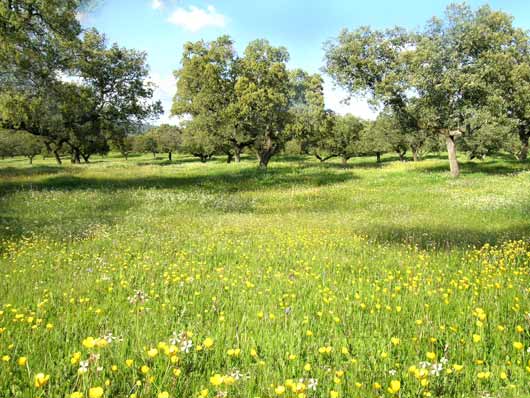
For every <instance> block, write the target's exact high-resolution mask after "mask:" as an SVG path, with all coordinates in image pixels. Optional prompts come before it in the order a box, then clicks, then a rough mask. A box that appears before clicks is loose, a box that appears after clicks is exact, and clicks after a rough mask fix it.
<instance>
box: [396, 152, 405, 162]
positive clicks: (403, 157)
mask: <svg viewBox="0 0 530 398" xmlns="http://www.w3.org/2000/svg"><path fill="white" fill-rule="evenodd" d="M397 153H398V155H399V161H400V162H404V161H405V152H402V151H398V152H397Z"/></svg>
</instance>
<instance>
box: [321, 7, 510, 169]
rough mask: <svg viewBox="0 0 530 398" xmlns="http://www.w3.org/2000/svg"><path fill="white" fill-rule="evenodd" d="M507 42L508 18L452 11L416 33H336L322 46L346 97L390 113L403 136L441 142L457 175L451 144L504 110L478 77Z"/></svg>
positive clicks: (483, 11) (486, 11)
mask: <svg viewBox="0 0 530 398" xmlns="http://www.w3.org/2000/svg"><path fill="white" fill-rule="evenodd" d="M513 39H514V35H513V28H512V26H511V20H510V18H509V17H508V16H507V15H506V14H504V13H501V12H493V11H491V9H490V8H489V7H481V8H479V9H478V10H477V11H476V12H473V11H472V10H471V9H470V8H469V7H468V6H466V5H451V6H449V7H448V8H447V11H446V14H445V17H444V19H438V18H433V19H432V20H431V21H430V22H429V23H428V24H427V25H426V27H425V29H424V30H423V31H421V32H419V33H414V34H412V33H408V32H406V31H404V30H403V29H393V30H387V31H382V32H379V31H372V30H370V29H369V28H360V29H358V30H356V31H353V32H348V31H343V32H341V34H340V35H339V37H338V38H337V39H336V40H335V41H332V42H329V43H328V44H327V45H326V59H327V63H326V71H327V72H328V73H329V74H330V75H331V76H332V77H333V78H334V79H335V81H336V82H337V83H338V84H339V85H341V86H343V87H345V88H347V89H348V90H350V92H352V93H358V92H368V93H370V94H371V95H372V96H373V98H374V100H375V101H377V102H380V103H382V104H383V105H385V106H387V107H390V108H391V109H392V112H393V113H394V114H395V116H396V118H397V120H398V121H399V124H400V126H401V129H402V130H403V131H406V132H410V131H413V132H431V133H432V134H433V135H435V136H437V137H443V138H444V139H445V141H446V146H447V152H448V159H449V164H450V170H451V175H452V176H454V177H456V176H458V174H459V165H458V160H457V157H456V140H457V138H458V137H460V136H462V135H463V134H465V135H471V134H476V133H477V132H478V131H479V126H478V125H475V126H472V125H473V123H472V122H471V121H476V120H477V116H476V115H477V113H481V112H485V111H488V112H490V113H491V114H492V115H496V114H497V113H498V112H499V111H501V110H502V109H504V106H503V101H502V98H501V96H500V90H499V89H498V87H497V86H496V85H495V84H492V82H490V81H488V79H485V78H484V77H485V76H487V75H488V74H489V73H493V74H494V73H495V72H496V71H498V70H499V63H498V62H495V61H494V60H495V58H496V57H499V56H501V55H502V54H503V53H504V52H505V51H507V49H509V48H511V47H512V43H513Z"/></svg>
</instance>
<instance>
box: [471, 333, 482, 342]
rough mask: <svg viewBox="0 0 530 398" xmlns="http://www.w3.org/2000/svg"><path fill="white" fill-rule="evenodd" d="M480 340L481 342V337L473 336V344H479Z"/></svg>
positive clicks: (478, 335)
mask: <svg viewBox="0 0 530 398" xmlns="http://www.w3.org/2000/svg"><path fill="white" fill-rule="evenodd" d="M480 340H482V337H481V336H480V334H474V335H473V342H474V343H479V342H480Z"/></svg>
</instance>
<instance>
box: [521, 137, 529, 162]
mask: <svg viewBox="0 0 530 398" xmlns="http://www.w3.org/2000/svg"><path fill="white" fill-rule="evenodd" d="M528 138H529V135H528V134H525V133H524V132H520V133H519V139H520V140H521V152H519V160H520V161H521V162H524V161H526V159H528Z"/></svg>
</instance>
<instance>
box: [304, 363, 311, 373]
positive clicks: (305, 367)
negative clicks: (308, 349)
mask: <svg viewBox="0 0 530 398" xmlns="http://www.w3.org/2000/svg"><path fill="white" fill-rule="evenodd" d="M304 370H305V371H306V372H309V371H310V370H311V365H310V364H308V363H306V364H305V365H304Z"/></svg>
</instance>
